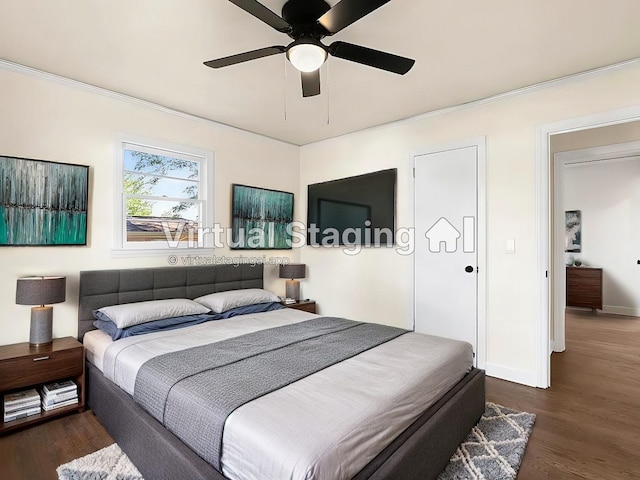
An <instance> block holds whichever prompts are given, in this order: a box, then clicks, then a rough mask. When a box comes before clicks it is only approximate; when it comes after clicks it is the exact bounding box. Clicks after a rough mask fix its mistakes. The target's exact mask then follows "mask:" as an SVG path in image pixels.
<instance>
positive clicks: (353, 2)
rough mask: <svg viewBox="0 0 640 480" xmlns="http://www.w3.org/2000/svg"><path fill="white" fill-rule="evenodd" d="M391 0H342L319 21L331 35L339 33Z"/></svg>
mask: <svg viewBox="0 0 640 480" xmlns="http://www.w3.org/2000/svg"><path fill="white" fill-rule="evenodd" d="M389 1H390V0H341V1H340V2H338V3H336V4H335V5H334V6H333V7H332V8H331V9H330V10H329V11H328V12H327V13H325V14H324V15H322V16H321V17H320V18H319V19H318V22H319V23H320V25H322V26H323V27H324V28H325V29H326V30H327V32H329V35H333V34H334V33H338V32H339V31H340V30H342V29H343V28H345V27H348V26H349V25H351V24H352V23H354V22H356V21H358V20H360V19H361V18H362V17H364V16H365V15H369V14H370V13H371V12H373V11H374V10H375V9H376V8H379V7H381V6H382V5H384V4H385V3H387V2H389Z"/></svg>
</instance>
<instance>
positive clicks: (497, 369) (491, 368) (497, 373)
mask: <svg viewBox="0 0 640 480" xmlns="http://www.w3.org/2000/svg"><path fill="white" fill-rule="evenodd" d="M485 373H486V374H487V375H488V376H489V377H495V378H500V379H502V380H508V381H509V382H514V383H521V384H523V385H527V386H529V387H537V386H538V385H537V382H536V374H535V372H529V371H527V370H518V369H515V368H511V367H503V366H502V365H496V364H495V363H489V362H487V368H486V369H485Z"/></svg>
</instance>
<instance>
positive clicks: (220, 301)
mask: <svg viewBox="0 0 640 480" xmlns="http://www.w3.org/2000/svg"><path fill="white" fill-rule="evenodd" d="M279 301H280V297H278V296H277V295H275V294H273V293H271V292H269V291H268V290H262V289H261V288H246V289H244V290H228V291H226V292H218V293H210V294H209V295H204V296H203V297H198V298H195V299H194V302H198V303H201V304H202V305H204V306H205V307H207V308H209V309H210V310H211V311H212V312H213V313H222V312H226V311H227V310H230V309H232V308H236V307H243V306H245V305H254V304H256V303H267V302H279Z"/></svg>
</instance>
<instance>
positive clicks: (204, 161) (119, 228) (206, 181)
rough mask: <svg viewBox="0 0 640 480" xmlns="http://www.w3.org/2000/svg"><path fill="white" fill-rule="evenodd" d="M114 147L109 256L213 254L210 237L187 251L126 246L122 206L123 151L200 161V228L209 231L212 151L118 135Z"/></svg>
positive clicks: (152, 245) (150, 245)
mask: <svg viewBox="0 0 640 480" xmlns="http://www.w3.org/2000/svg"><path fill="white" fill-rule="evenodd" d="M116 145H117V155H116V162H115V175H114V237H113V249H112V254H113V255H114V256H134V255H135V256H152V255H167V254H168V253H171V252H179V253H180V254H188V253H198V254H199V255H207V254H212V253H213V243H214V242H213V239H212V238H211V236H210V235H205V236H204V238H203V241H204V244H203V246H201V247H189V246H187V245H185V246H180V247H170V246H169V245H166V244H163V245H164V246H162V247H160V246H159V245H158V244H157V243H155V242H153V243H151V242H149V243H147V242H140V244H139V245H135V243H134V242H127V240H126V236H127V233H126V231H125V226H126V211H125V202H124V198H125V193H124V151H125V149H132V148H133V149H139V151H144V152H148V153H152V154H158V155H164V156H174V157H175V158H180V159H183V160H188V161H193V160H198V161H200V176H199V198H198V202H202V226H203V227H205V228H206V227H212V226H213V225H214V211H215V210H214V208H215V205H214V200H215V192H214V191H213V190H214V185H215V184H214V167H215V155H214V152H213V151H211V150H205V149H200V148H195V147H188V146H185V145H178V144H173V143H169V142H164V141H161V140H153V139H148V138H142V137H138V136H134V135H128V134H120V135H118V137H117V141H116ZM194 157H195V158H194Z"/></svg>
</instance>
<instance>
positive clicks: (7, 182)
mask: <svg viewBox="0 0 640 480" xmlns="http://www.w3.org/2000/svg"><path fill="white" fill-rule="evenodd" d="M88 190H89V167H88V166H85V165H73V164H68V163H57V162H49V161H45V160H30V159H26V158H16V157H6V156H0V246H55V245H86V244H87V203H88V198H89V195H88Z"/></svg>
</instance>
